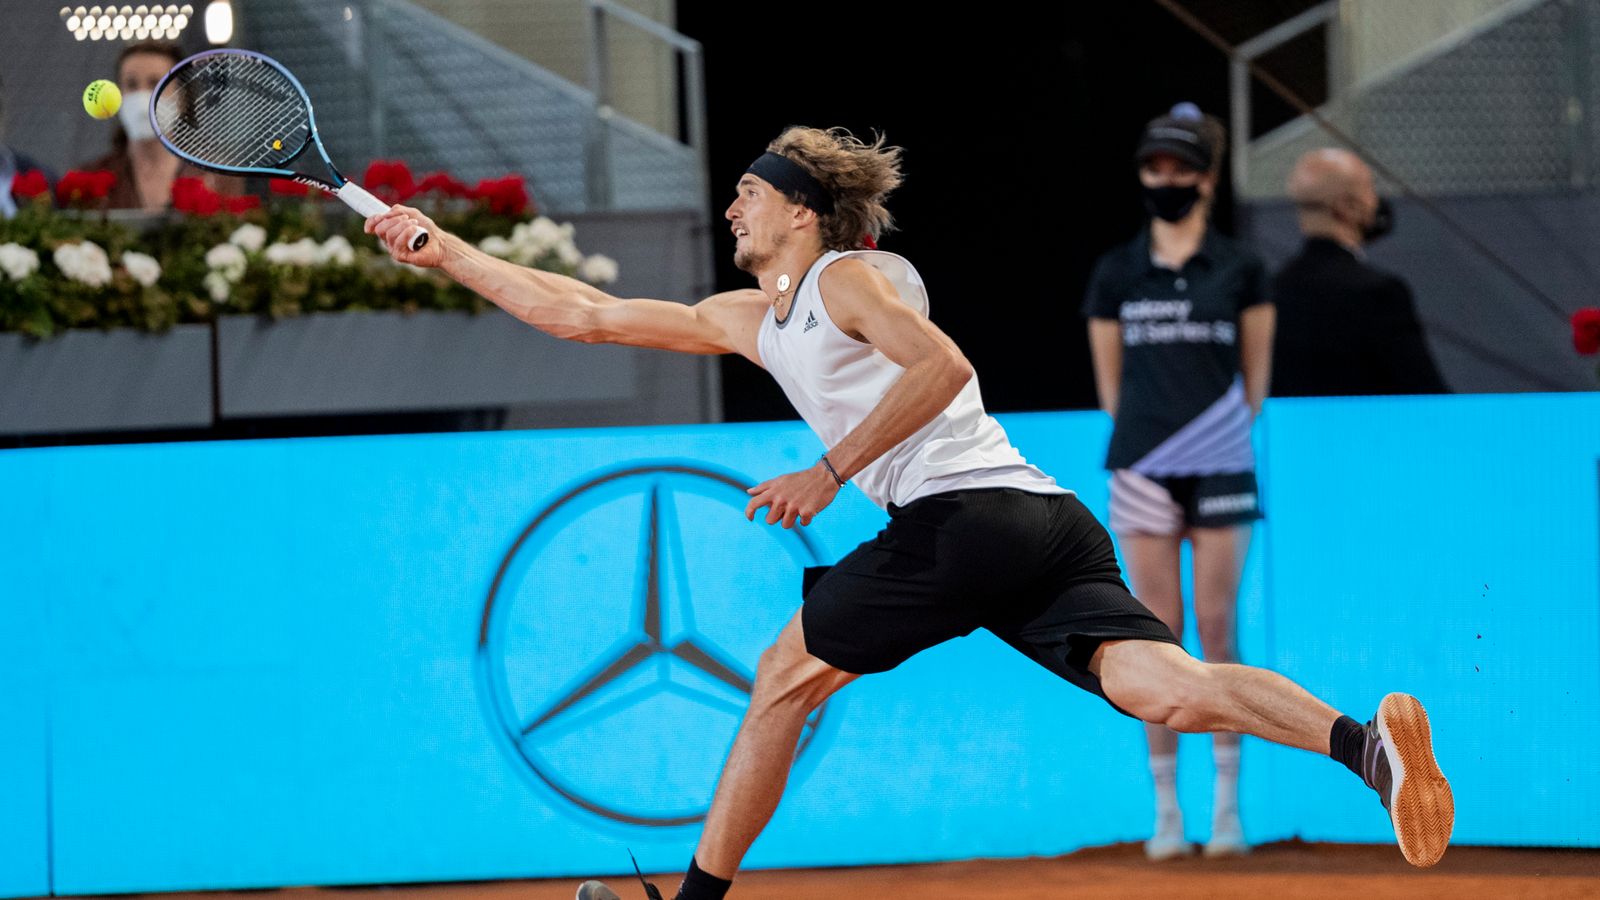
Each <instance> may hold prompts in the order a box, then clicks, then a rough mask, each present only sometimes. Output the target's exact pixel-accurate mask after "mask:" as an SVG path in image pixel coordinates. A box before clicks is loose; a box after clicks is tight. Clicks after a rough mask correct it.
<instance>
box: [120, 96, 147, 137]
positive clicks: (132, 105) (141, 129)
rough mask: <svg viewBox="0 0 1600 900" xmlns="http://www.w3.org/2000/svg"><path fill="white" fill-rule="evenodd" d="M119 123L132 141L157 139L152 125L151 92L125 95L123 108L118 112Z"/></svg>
mask: <svg viewBox="0 0 1600 900" xmlns="http://www.w3.org/2000/svg"><path fill="white" fill-rule="evenodd" d="M117 121H119V122H121V123H122V130H123V131H126V132H127V133H128V140H130V141H148V140H150V139H151V138H153V137H155V136H156V130H155V128H154V127H152V126H151V124H150V92H149V91H134V92H133V93H131V94H124V95H123V97H122V108H121V109H119V110H117Z"/></svg>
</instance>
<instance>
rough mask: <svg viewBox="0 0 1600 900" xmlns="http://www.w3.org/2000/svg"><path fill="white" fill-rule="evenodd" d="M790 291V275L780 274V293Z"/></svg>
mask: <svg viewBox="0 0 1600 900" xmlns="http://www.w3.org/2000/svg"><path fill="white" fill-rule="evenodd" d="M788 291H789V276H788V275H787V274H784V275H779V276H778V293H780V294H784V293H788Z"/></svg>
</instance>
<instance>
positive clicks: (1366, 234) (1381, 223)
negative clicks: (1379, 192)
mask: <svg viewBox="0 0 1600 900" xmlns="http://www.w3.org/2000/svg"><path fill="white" fill-rule="evenodd" d="M1391 231H1394V207H1392V206H1390V205H1389V199H1388V198H1387V197H1379V198H1378V208H1377V209H1376V210H1374V211H1373V213H1372V221H1370V222H1368V223H1367V224H1365V225H1363V226H1361V242H1362V243H1363V244H1370V243H1372V242H1373V241H1375V240H1377V239H1378V238H1381V237H1383V236H1384V235H1386V234H1388V233H1389V232H1391Z"/></svg>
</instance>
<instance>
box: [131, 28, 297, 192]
mask: <svg viewBox="0 0 1600 900" xmlns="http://www.w3.org/2000/svg"><path fill="white" fill-rule="evenodd" d="M156 124H157V126H158V127H159V128H160V129H161V131H162V133H163V135H165V136H166V138H167V140H168V141H170V142H171V143H172V144H173V146H174V147H176V148H177V149H179V150H182V151H183V152H184V153H187V154H188V155H190V156H193V157H195V158H196V159H201V160H204V161H206V162H207V163H210V164H212V165H220V166H230V167H234V168H261V167H281V166H282V165H284V164H285V163H287V162H288V161H289V160H291V159H293V158H294V156H295V155H296V154H298V153H299V152H300V150H301V149H302V148H303V147H304V146H305V144H306V142H307V141H308V140H309V139H310V135H311V109H310V105H309V104H308V103H307V102H306V101H305V99H304V97H303V95H302V94H301V93H300V91H299V90H298V89H297V88H296V87H295V86H294V84H293V83H292V82H290V81H289V80H288V79H287V78H285V77H284V76H283V75H282V73H280V72H278V71H277V70H276V69H274V68H273V67H272V66H269V65H266V64H263V63H261V62H258V61H256V60H254V59H251V58H249V57H239V56H230V55H216V56H208V57H203V58H201V59H198V60H196V61H194V62H193V63H190V64H189V65H187V66H185V67H184V69H182V70H180V71H178V72H174V73H173V75H172V77H171V78H170V79H169V80H168V82H167V87H166V89H164V90H163V91H162V94H161V97H160V99H159V100H158V101H157V103H156Z"/></svg>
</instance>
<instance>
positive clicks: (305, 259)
mask: <svg viewBox="0 0 1600 900" xmlns="http://www.w3.org/2000/svg"><path fill="white" fill-rule="evenodd" d="M321 251H322V248H321V247H320V246H318V244H317V242H316V241H314V240H312V239H311V238H301V239H300V240H298V241H295V242H294V243H292V244H282V243H279V244H273V245H272V246H270V247H268V248H267V262H269V263H273V264H275V265H280V266H314V265H316V264H317V258H318V256H320V255H321Z"/></svg>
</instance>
